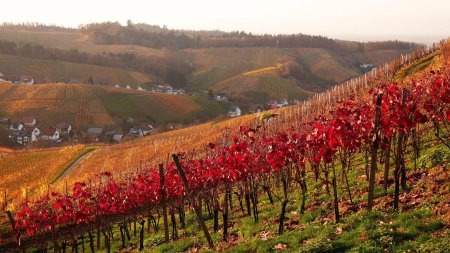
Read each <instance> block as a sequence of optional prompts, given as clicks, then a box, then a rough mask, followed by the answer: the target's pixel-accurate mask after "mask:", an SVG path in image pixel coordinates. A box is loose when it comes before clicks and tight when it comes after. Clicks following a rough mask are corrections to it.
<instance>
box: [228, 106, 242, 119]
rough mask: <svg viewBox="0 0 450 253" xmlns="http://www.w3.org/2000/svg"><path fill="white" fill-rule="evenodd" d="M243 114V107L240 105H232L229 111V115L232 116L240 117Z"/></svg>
mask: <svg viewBox="0 0 450 253" xmlns="http://www.w3.org/2000/svg"><path fill="white" fill-rule="evenodd" d="M241 114H242V111H241V108H239V107H238V106H232V107H231V108H230V110H229V111H228V115H230V117H238V116H241Z"/></svg>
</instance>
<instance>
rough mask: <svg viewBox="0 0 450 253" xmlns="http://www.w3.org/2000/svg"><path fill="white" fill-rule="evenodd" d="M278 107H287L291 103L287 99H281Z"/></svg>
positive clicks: (278, 101) (277, 103)
mask: <svg viewBox="0 0 450 253" xmlns="http://www.w3.org/2000/svg"><path fill="white" fill-rule="evenodd" d="M276 105H277V107H285V106H288V105H289V102H288V101H287V100H286V99H280V100H277V102H276Z"/></svg>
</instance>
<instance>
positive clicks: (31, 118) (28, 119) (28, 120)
mask: <svg viewBox="0 0 450 253" xmlns="http://www.w3.org/2000/svg"><path fill="white" fill-rule="evenodd" d="M35 119H36V118H35V117H32V116H30V117H23V118H22V119H21V120H20V121H21V122H23V123H32V122H33V120H35Z"/></svg>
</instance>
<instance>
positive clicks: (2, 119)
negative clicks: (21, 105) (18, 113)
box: [0, 115, 9, 124]
mask: <svg viewBox="0 0 450 253" xmlns="http://www.w3.org/2000/svg"><path fill="white" fill-rule="evenodd" d="M0 123H3V124H8V123H9V119H8V117H6V116H1V115H0Z"/></svg>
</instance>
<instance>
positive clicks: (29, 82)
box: [20, 76, 35, 85]
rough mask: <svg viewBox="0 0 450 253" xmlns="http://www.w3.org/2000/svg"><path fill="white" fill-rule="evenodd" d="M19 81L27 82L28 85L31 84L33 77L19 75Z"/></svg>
mask: <svg viewBox="0 0 450 253" xmlns="http://www.w3.org/2000/svg"><path fill="white" fill-rule="evenodd" d="M20 83H21V84H29V85H33V84H34V83H35V82H34V78H33V77H31V76H21V77H20Z"/></svg>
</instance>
